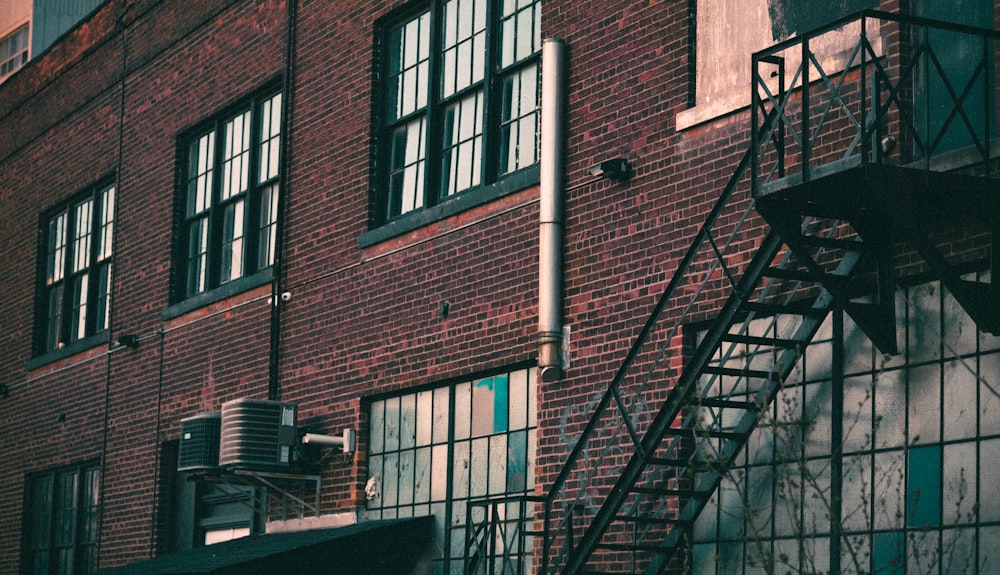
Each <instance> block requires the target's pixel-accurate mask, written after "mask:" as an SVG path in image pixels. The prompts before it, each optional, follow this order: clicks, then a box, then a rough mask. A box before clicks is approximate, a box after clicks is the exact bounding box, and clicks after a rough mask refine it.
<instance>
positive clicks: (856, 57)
mask: <svg viewBox="0 0 1000 575" xmlns="http://www.w3.org/2000/svg"><path fill="white" fill-rule="evenodd" d="M998 57H1000V31H996V30H989V29H983V28H976V27H971V26H962V25H958V24H950V23H947V22H940V21H936V20H928V19H925V18H916V17H907V16H901V15H898V14H891V13H887V12H879V11H874V10H865V11H862V12H860V13H858V14H856V15H852V16H849V17H846V18H843V19H840V20H837V21H835V22H832V23H831V24H829V25H827V26H824V27H822V28H819V29H817V30H815V31H813V32H810V33H807V34H803V35H801V36H797V37H795V38H792V39H789V40H787V41H785V42H781V43H779V44H776V45H774V46H772V47H770V48H767V49H766V50H762V51H760V52H757V53H755V54H754V55H753V62H752V69H751V73H752V75H753V78H752V83H753V87H754V89H753V92H752V98H753V101H752V105H751V107H752V110H751V116H752V119H753V123H754V127H755V128H756V127H757V126H759V125H760V124H761V122H762V119H763V118H764V117H765V116H766V115H767V114H770V113H772V112H774V111H776V112H777V113H778V118H779V119H778V122H776V123H774V124H772V125H771V129H769V130H764V131H763V132H759V131H757V130H756V129H755V130H754V131H753V133H754V140H753V144H752V148H753V149H754V150H756V152H755V153H754V155H753V160H752V161H753V166H752V168H751V173H752V186H753V190H754V194H755V195H756V194H760V193H766V192H767V191H768V190H769V188H773V187H774V186H787V185H794V184H797V183H801V182H807V181H809V180H811V179H813V178H816V177H819V176H821V175H824V174H827V173H830V172H831V171H836V170H840V169H842V168H843V167H844V166H845V165H859V164H862V163H876V164H882V163H889V164H892V165H897V166H914V167H923V168H924V169H928V170H934V171H946V170H952V169H954V162H953V161H940V160H942V159H945V158H943V156H945V155H946V153H951V154H953V155H954V154H962V155H964V157H965V159H964V160H963V161H964V162H965V163H966V164H969V165H971V166H972V169H973V170H974V172H973V173H975V174H976V175H986V174H991V173H992V174H994V175H995V174H996V173H997V167H996V159H997V157H998V156H1000V145H998V143H997V142H996V141H995V140H996V136H997V133H998V122H997V116H998V113H997V111H998V108H997V92H998V85H997V83H996V75H995V72H994V65H995V61H996V59H997V58H998ZM991 162H992V163H993V166H992V168H991Z"/></svg>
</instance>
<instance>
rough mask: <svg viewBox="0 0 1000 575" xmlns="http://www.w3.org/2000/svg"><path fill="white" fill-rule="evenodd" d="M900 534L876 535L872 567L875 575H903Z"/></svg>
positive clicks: (901, 537) (902, 545)
mask: <svg viewBox="0 0 1000 575" xmlns="http://www.w3.org/2000/svg"><path fill="white" fill-rule="evenodd" d="M903 542H904V540H903V534H902V533H876V534H875V545H874V552H873V555H874V561H875V563H874V566H875V573H876V575H903V564H904V560H903V559H904V555H903V553H904V550H905V548H904V544H903Z"/></svg>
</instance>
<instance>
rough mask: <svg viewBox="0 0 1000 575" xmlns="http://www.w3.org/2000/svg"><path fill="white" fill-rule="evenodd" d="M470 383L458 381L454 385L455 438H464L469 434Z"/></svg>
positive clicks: (470, 411)
mask: <svg viewBox="0 0 1000 575" xmlns="http://www.w3.org/2000/svg"><path fill="white" fill-rule="evenodd" d="M471 422H472V384H471V383H469V382H464V383H460V384H458V385H456V386H455V439H465V438H467V437H469V436H470V434H471V430H472V428H471Z"/></svg>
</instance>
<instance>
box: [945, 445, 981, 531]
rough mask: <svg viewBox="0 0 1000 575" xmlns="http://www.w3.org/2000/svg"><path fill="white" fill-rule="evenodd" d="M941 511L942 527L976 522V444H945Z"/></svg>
mask: <svg viewBox="0 0 1000 575" xmlns="http://www.w3.org/2000/svg"><path fill="white" fill-rule="evenodd" d="M943 450H944V461H943V463H942V469H943V472H944V484H943V485H942V488H943V489H942V493H943V498H944V501H943V502H942V511H943V512H944V517H943V519H942V520H943V521H944V524H945V525H955V524H962V523H971V522H973V521H975V515H976V513H975V507H976V475H977V474H976V444H975V443H972V442H968V443H956V444H950V445H945V446H944V447H943Z"/></svg>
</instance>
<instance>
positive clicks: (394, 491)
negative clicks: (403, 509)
mask: <svg viewBox="0 0 1000 575" xmlns="http://www.w3.org/2000/svg"><path fill="white" fill-rule="evenodd" d="M398 502H399V453H398V452H391V453H386V454H385V457H384V458H383V459H382V506H383V507H391V506H394V505H396V504H397V503H398Z"/></svg>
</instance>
